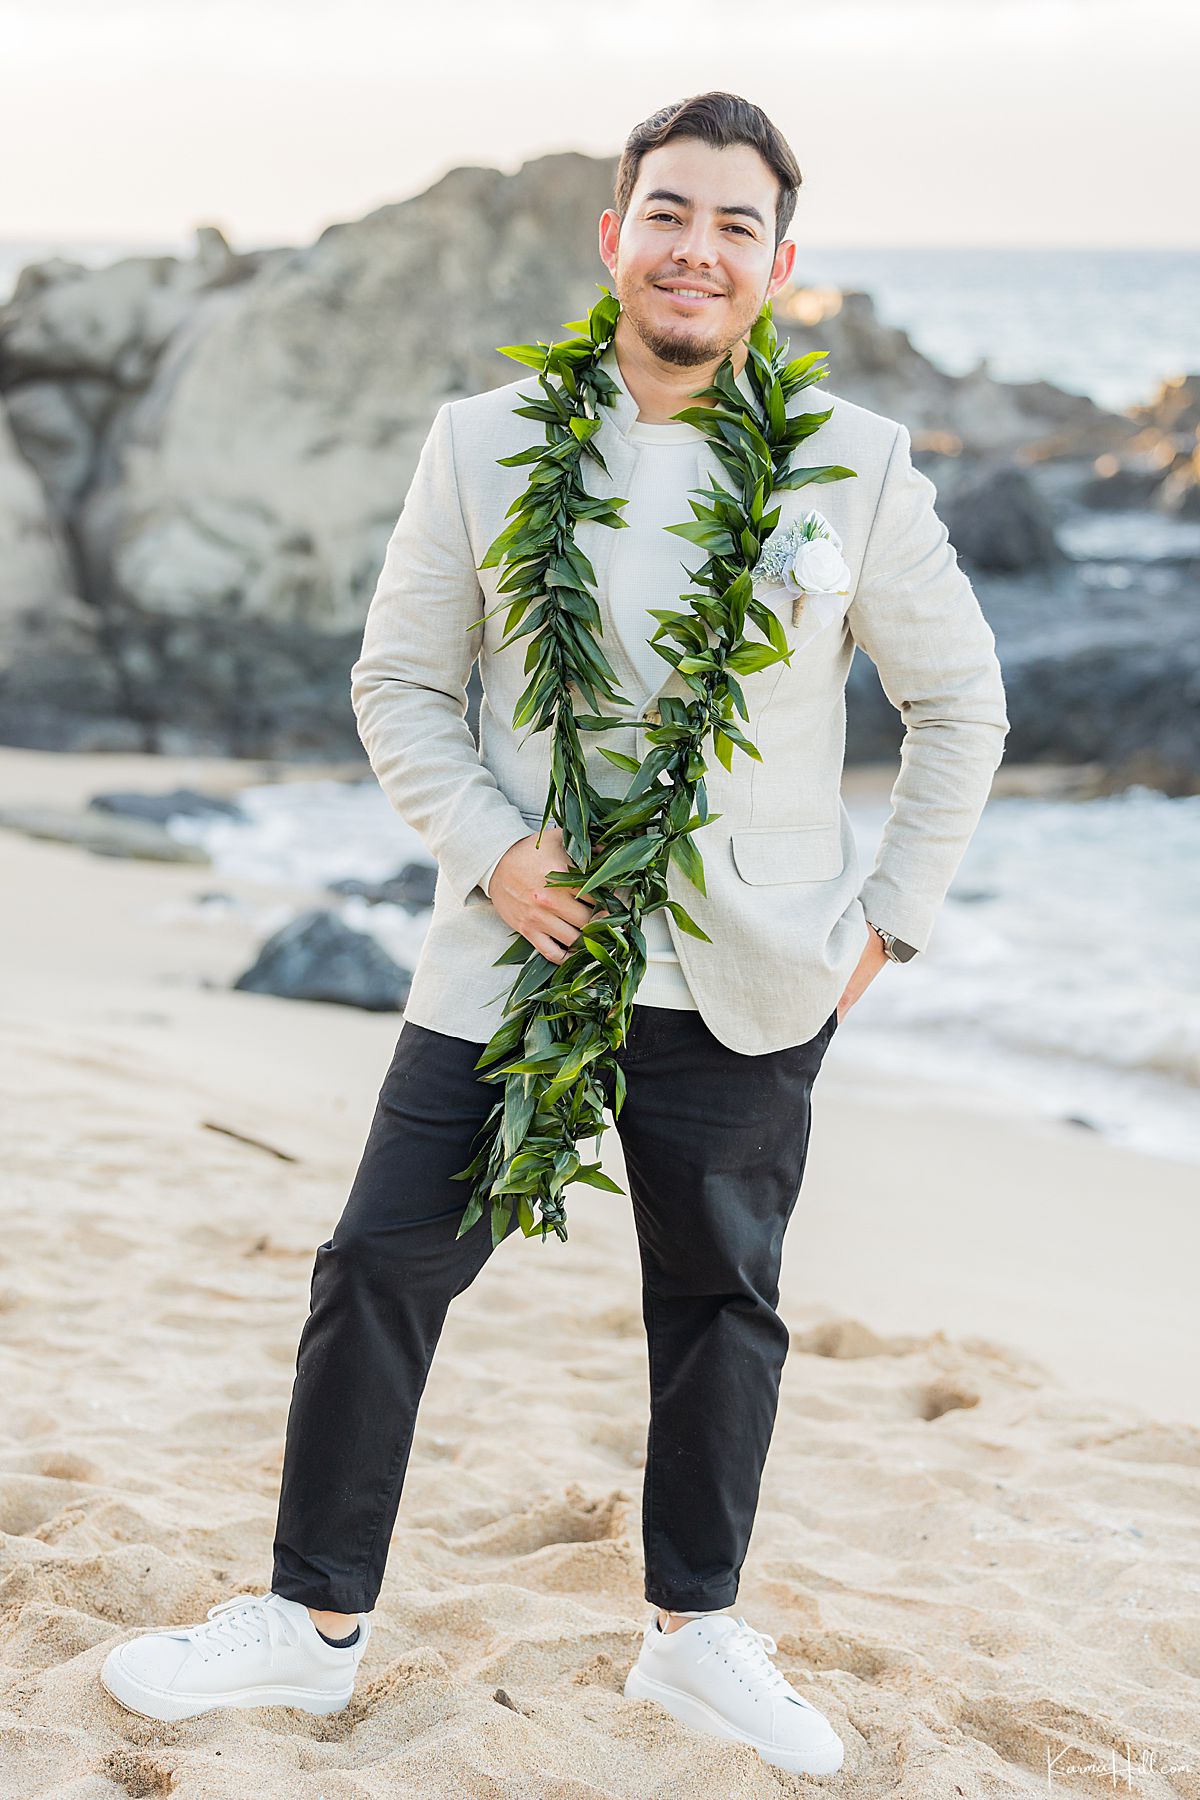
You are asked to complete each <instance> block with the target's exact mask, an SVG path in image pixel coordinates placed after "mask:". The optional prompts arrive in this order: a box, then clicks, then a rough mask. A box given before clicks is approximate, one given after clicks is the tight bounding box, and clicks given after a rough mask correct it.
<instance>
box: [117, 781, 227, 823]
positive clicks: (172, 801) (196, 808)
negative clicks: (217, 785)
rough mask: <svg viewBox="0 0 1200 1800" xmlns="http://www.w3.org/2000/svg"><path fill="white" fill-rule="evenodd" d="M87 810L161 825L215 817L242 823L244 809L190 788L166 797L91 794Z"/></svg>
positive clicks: (175, 790) (175, 791)
mask: <svg viewBox="0 0 1200 1800" xmlns="http://www.w3.org/2000/svg"><path fill="white" fill-rule="evenodd" d="M88 805H89V807H92V808H94V809H95V810H96V811H97V812H103V813H120V814H122V815H123V816H124V817H126V818H131V819H149V820H150V821H151V822H152V823H155V824H158V825H164V824H165V823H166V821H167V820H168V819H173V818H175V817H177V816H178V817H184V818H189V819H203V818H209V817H211V816H212V815H213V814H217V815H218V816H219V817H221V818H225V819H245V818H246V812H245V809H244V808H243V807H241V806H239V805H238V803H237V802H236V800H224V799H219V798H218V797H217V796H216V795H214V794H200V793H197V792H196V791H195V789H194V788H173V789H172V790H171V792H170V793H167V794H137V793H109V794H93V795H92V797H91V799H90V800H89V801H88Z"/></svg>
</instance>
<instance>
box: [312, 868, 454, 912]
mask: <svg viewBox="0 0 1200 1800" xmlns="http://www.w3.org/2000/svg"><path fill="white" fill-rule="evenodd" d="M436 885H437V870H436V869H435V868H432V867H431V866H430V864H429V863H415V862H414V863H405V865H404V867H403V868H402V869H400V870H399V871H398V872H397V873H396V874H395V875H389V876H387V877H386V879H385V880H383V881H363V880H361V879H360V878H359V877H358V876H357V875H345V876H342V877H341V878H340V879H339V880H337V881H331V882H330V883H329V891H330V893H333V894H352V895H356V896H357V897H358V898H359V899H361V900H365V901H366V902H367V904H368V905H369V906H377V905H379V904H380V903H381V902H383V903H386V904H387V905H389V906H402V907H403V908H404V909H405V911H406V912H409V913H417V912H422V911H424V909H425V908H426V907H429V906H432V905H433V890H434V888H435V886H436Z"/></svg>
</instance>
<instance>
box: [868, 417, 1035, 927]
mask: <svg viewBox="0 0 1200 1800" xmlns="http://www.w3.org/2000/svg"><path fill="white" fill-rule="evenodd" d="M936 498H937V489H936V488H935V487H934V485H933V483H932V481H930V479H929V477H928V476H927V475H923V474H922V473H921V471H920V470H919V469H917V468H915V467H914V466H913V461H912V439H911V437H910V434H909V432H908V430H907V429H906V427H905V426H903V425H899V426H898V427H897V429H896V436H895V438H894V440H893V442H892V448H891V455H890V457H889V459H888V465H887V469H886V471H885V474H884V478H883V486H882V488H881V490H880V495H879V501H878V504H877V506H876V509H875V517H874V519H873V521H872V523H871V528H870V531H869V533H868V537H867V547H866V552H865V554H864V557H863V564H862V570H861V572H860V575H859V580H858V586H857V589H856V590H855V595H854V599H853V601H852V602H851V604H850V607H849V609H848V611H847V614H846V617H847V620H848V622H849V625H850V630H851V633H852V635H853V637H854V640H855V642H856V643H857V644H861V646H862V648H863V649H864V650H865V651H866V653H867V655H868V656H869V657H870V658H871V661H872V662H873V663H874V664H875V667H876V669H877V670H878V671H879V679H880V682H881V683H882V685H883V690H884V692H885V694H886V695H887V697H888V699H889V700H890V701H891V703H892V705H893V706H894V707H896V709H897V710H898V711H899V713H900V716H901V718H902V719H903V721H904V728H905V729H904V741H903V743H902V745H901V749H900V772H899V774H898V775H897V777H896V780H895V783H894V785H893V787H892V793H891V808H892V810H891V813H890V814H889V816H888V820H887V823H886V825H885V826H884V829H883V836H882V838H881V840H880V845H879V851H878V854H877V856H876V859H875V867H874V868H873V870H872V871H871V873H870V875H869V876H868V877H867V879H866V881H865V882H864V883H863V885H862V887H861V889H860V890H859V898H860V900H861V901H862V904H863V907H864V909H865V912H866V916H867V918H868V919H869V920H870V921H871V923H872V924H873V925H877V926H879V927H880V929H881V930H883V931H890V932H892V933H894V935H895V936H896V937H897V938H899V939H900V940H901V942H902V943H906V944H911V945H912V946H913V948H914V949H916V950H924V949H925V948H926V946H927V944H928V942H929V938H930V934H931V933H932V930H933V923H934V920H935V918H936V917H937V913H938V911H939V909H940V907H941V904H942V902H943V900H944V899H945V897H946V892H947V890H948V888H949V886H950V883H951V881H952V880H953V879H954V874H955V871H956V870H957V868H958V866H959V863H960V862H961V861H962V859H963V855H964V853H965V851H966V848H967V845H968V843H969V842H970V840H971V836H972V833H973V832H974V830H975V827H976V825H977V824H978V823H979V817H980V814H981V813H982V811H983V808H984V804H985V802H986V801H987V797H988V794H989V792H990V790H991V785H992V776H993V775H994V773H995V771H996V769H997V767H998V766H999V764H1000V761H1001V758H1002V757H1003V754H1004V740H1005V738H1006V737H1007V735H1008V730H1009V720H1008V714H1007V712H1006V710H1005V693H1004V683H1003V680H1002V678H1001V672H1000V663H999V659H998V658H997V656H996V640H995V635H994V633H993V632H992V629H991V627H990V625H989V624H988V622H987V620H986V619H985V618H984V616H983V612H982V610H981V608H980V605H979V602H978V600H977V599H976V597H975V592H974V589H973V588H972V586H971V583H970V582H969V581H968V579H967V577H966V575H965V574H964V573H963V571H962V570H961V569H960V568H959V566H958V557H957V555H956V553H955V550H954V547H953V545H952V544H951V543H950V541H949V534H948V532H947V530H946V526H945V525H944V524H943V523H942V521H941V519H939V518H938V516H937V513H936V512H935V510H934V503H935V500H936Z"/></svg>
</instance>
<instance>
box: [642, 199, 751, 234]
mask: <svg viewBox="0 0 1200 1800" xmlns="http://www.w3.org/2000/svg"><path fill="white" fill-rule="evenodd" d="M652 200H669V201H670V202H671V204H672V205H673V206H683V207H686V208H687V209H689V210H690V209H691V207H692V205H693V202H692V201H691V200H689V199H688V197H687V195H686V194H673V193H672V192H671V190H670V188H655V189H654V190H653V191H652V192H651V193H649V194H647V195H646V198H645V200H644V202H643V205H646V206H648V205H649V204H650V202H651V201H652ZM713 210H714V212H718V213H727V214H731V215H732V214H736V215H737V216H738V217H741V218H747V219H757V220H758V223H759V224H760V225H761V226H762V227H763V230H764V231H765V230H766V225H767V222H766V220H765V219H764V218H763V216H762V214H761V213H760V212H759V210H758V208H757V206H717V207H714V208H713Z"/></svg>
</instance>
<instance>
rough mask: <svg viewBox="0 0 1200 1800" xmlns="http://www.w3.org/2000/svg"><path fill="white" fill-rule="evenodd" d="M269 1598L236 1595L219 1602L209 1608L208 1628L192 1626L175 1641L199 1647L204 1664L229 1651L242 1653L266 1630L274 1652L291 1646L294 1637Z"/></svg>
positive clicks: (175, 1633) (179, 1634)
mask: <svg viewBox="0 0 1200 1800" xmlns="http://www.w3.org/2000/svg"><path fill="white" fill-rule="evenodd" d="M269 1599H270V1595H269V1594H234V1596H233V1598H232V1599H230V1600H219V1601H218V1602H217V1604H216V1606H210V1607H209V1609H208V1614H207V1617H208V1618H209V1619H210V1620H211V1621H212V1623H211V1624H208V1625H189V1626H187V1627H186V1628H185V1629H184V1630H183V1631H175V1632H172V1633H171V1635H172V1637H182V1638H189V1639H190V1640H191V1642H192V1643H193V1644H194V1645H195V1646H196V1649H197V1651H198V1652H199V1655H200V1660H201V1661H202V1662H208V1661H209V1659H210V1657H212V1656H221V1655H222V1654H223V1653H224V1652H225V1651H226V1650H242V1649H244V1648H245V1647H246V1645H247V1644H253V1643H261V1642H262V1637H263V1632H264V1630H265V1632H266V1637H267V1642H268V1644H270V1646H271V1647H272V1649H276V1648H278V1647H279V1646H280V1645H282V1644H285V1643H290V1642H291V1633H290V1632H289V1630H288V1628H287V1625H286V1624H285V1623H284V1617H283V1613H282V1612H281V1611H280V1609H279V1607H278V1606H268V1605H267V1601H268V1600H269Z"/></svg>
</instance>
